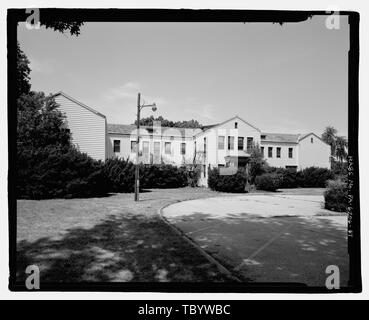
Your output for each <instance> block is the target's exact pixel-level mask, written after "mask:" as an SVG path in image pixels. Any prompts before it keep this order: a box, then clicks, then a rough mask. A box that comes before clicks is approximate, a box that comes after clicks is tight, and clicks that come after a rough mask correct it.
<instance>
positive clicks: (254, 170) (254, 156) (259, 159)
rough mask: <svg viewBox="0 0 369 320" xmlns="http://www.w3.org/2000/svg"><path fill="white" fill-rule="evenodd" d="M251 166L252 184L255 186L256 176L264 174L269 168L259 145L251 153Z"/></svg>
mask: <svg viewBox="0 0 369 320" xmlns="http://www.w3.org/2000/svg"><path fill="white" fill-rule="evenodd" d="M249 166H250V171H249V173H250V183H252V184H253V183H255V178H256V176H259V175H261V174H263V173H264V172H265V169H266V167H267V166H268V165H267V162H266V160H265V159H264V157H263V155H262V153H261V150H260V148H259V146H258V145H254V146H253V147H252V149H251V151H250V158H249Z"/></svg>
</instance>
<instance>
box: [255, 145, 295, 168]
mask: <svg viewBox="0 0 369 320" xmlns="http://www.w3.org/2000/svg"><path fill="white" fill-rule="evenodd" d="M260 146H261V147H264V159H265V160H266V161H267V163H268V164H269V165H270V166H271V167H281V168H285V167H286V166H296V167H298V164H299V152H298V150H299V146H298V144H297V143H277V142H266V141H265V142H264V141H262V142H261V145H260ZM269 147H272V148H273V155H272V157H271V158H269V156H268V148H269ZM278 147H279V148H281V157H280V158H277V148H278ZM289 148H293V149H292V150H293V151H292V158H289V156H288V149H289Z"/></svg>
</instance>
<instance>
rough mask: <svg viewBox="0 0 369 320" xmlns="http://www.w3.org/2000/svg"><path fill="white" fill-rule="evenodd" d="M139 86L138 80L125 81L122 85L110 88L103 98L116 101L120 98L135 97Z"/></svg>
mask: <svg viewBox="0 0 369 320" xmlns="http://www.w3.org/2000/svg"><path fill="white" fill-rule="evenodd" d="M140 89H141V86H140V84H139V83H138V82H126V83H125V84H123V85H120V86H117V87H115V88H111V89H109V90H108V91H107V93H106V94H105V98H106V99H107V100H109V101H118V100H122V99H134V98H137V93H138V92H139V91H140Z"/></svg>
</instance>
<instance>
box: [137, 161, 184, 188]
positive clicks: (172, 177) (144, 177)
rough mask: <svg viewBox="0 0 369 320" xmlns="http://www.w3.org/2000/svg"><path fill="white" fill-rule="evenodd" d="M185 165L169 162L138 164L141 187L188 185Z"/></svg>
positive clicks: (178, 186)
mask: <svg viewBox="0 0 369 320" xmlns="http://www.w3.org/2000/svg"><path fill="white" fill-rule="evenodd" d="M187 180H188V179H187V170H186V167H177V166H173V165H171V164H151V165H150V164H145V165H141V166H140V184H141V188H147V189H153V188H159V189H164V188H182V187H185V186H187V185H188V183H187Z"/></svg>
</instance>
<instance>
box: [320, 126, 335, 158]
mask: <svg viewBox="0 0 369 320" xmlns="http://www.w3.org/2000/svg"><path fill="white" fill-rule="evenodd" d="M336 134H337V130H336V129H335V128H334V127H333V126H328V127H326V128H325V130H324V132H323V134H322V140H323V141H324V142H325V143H327V144H329V145H330V146H331V156H334V155H335V152H336Z"/></svg>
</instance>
